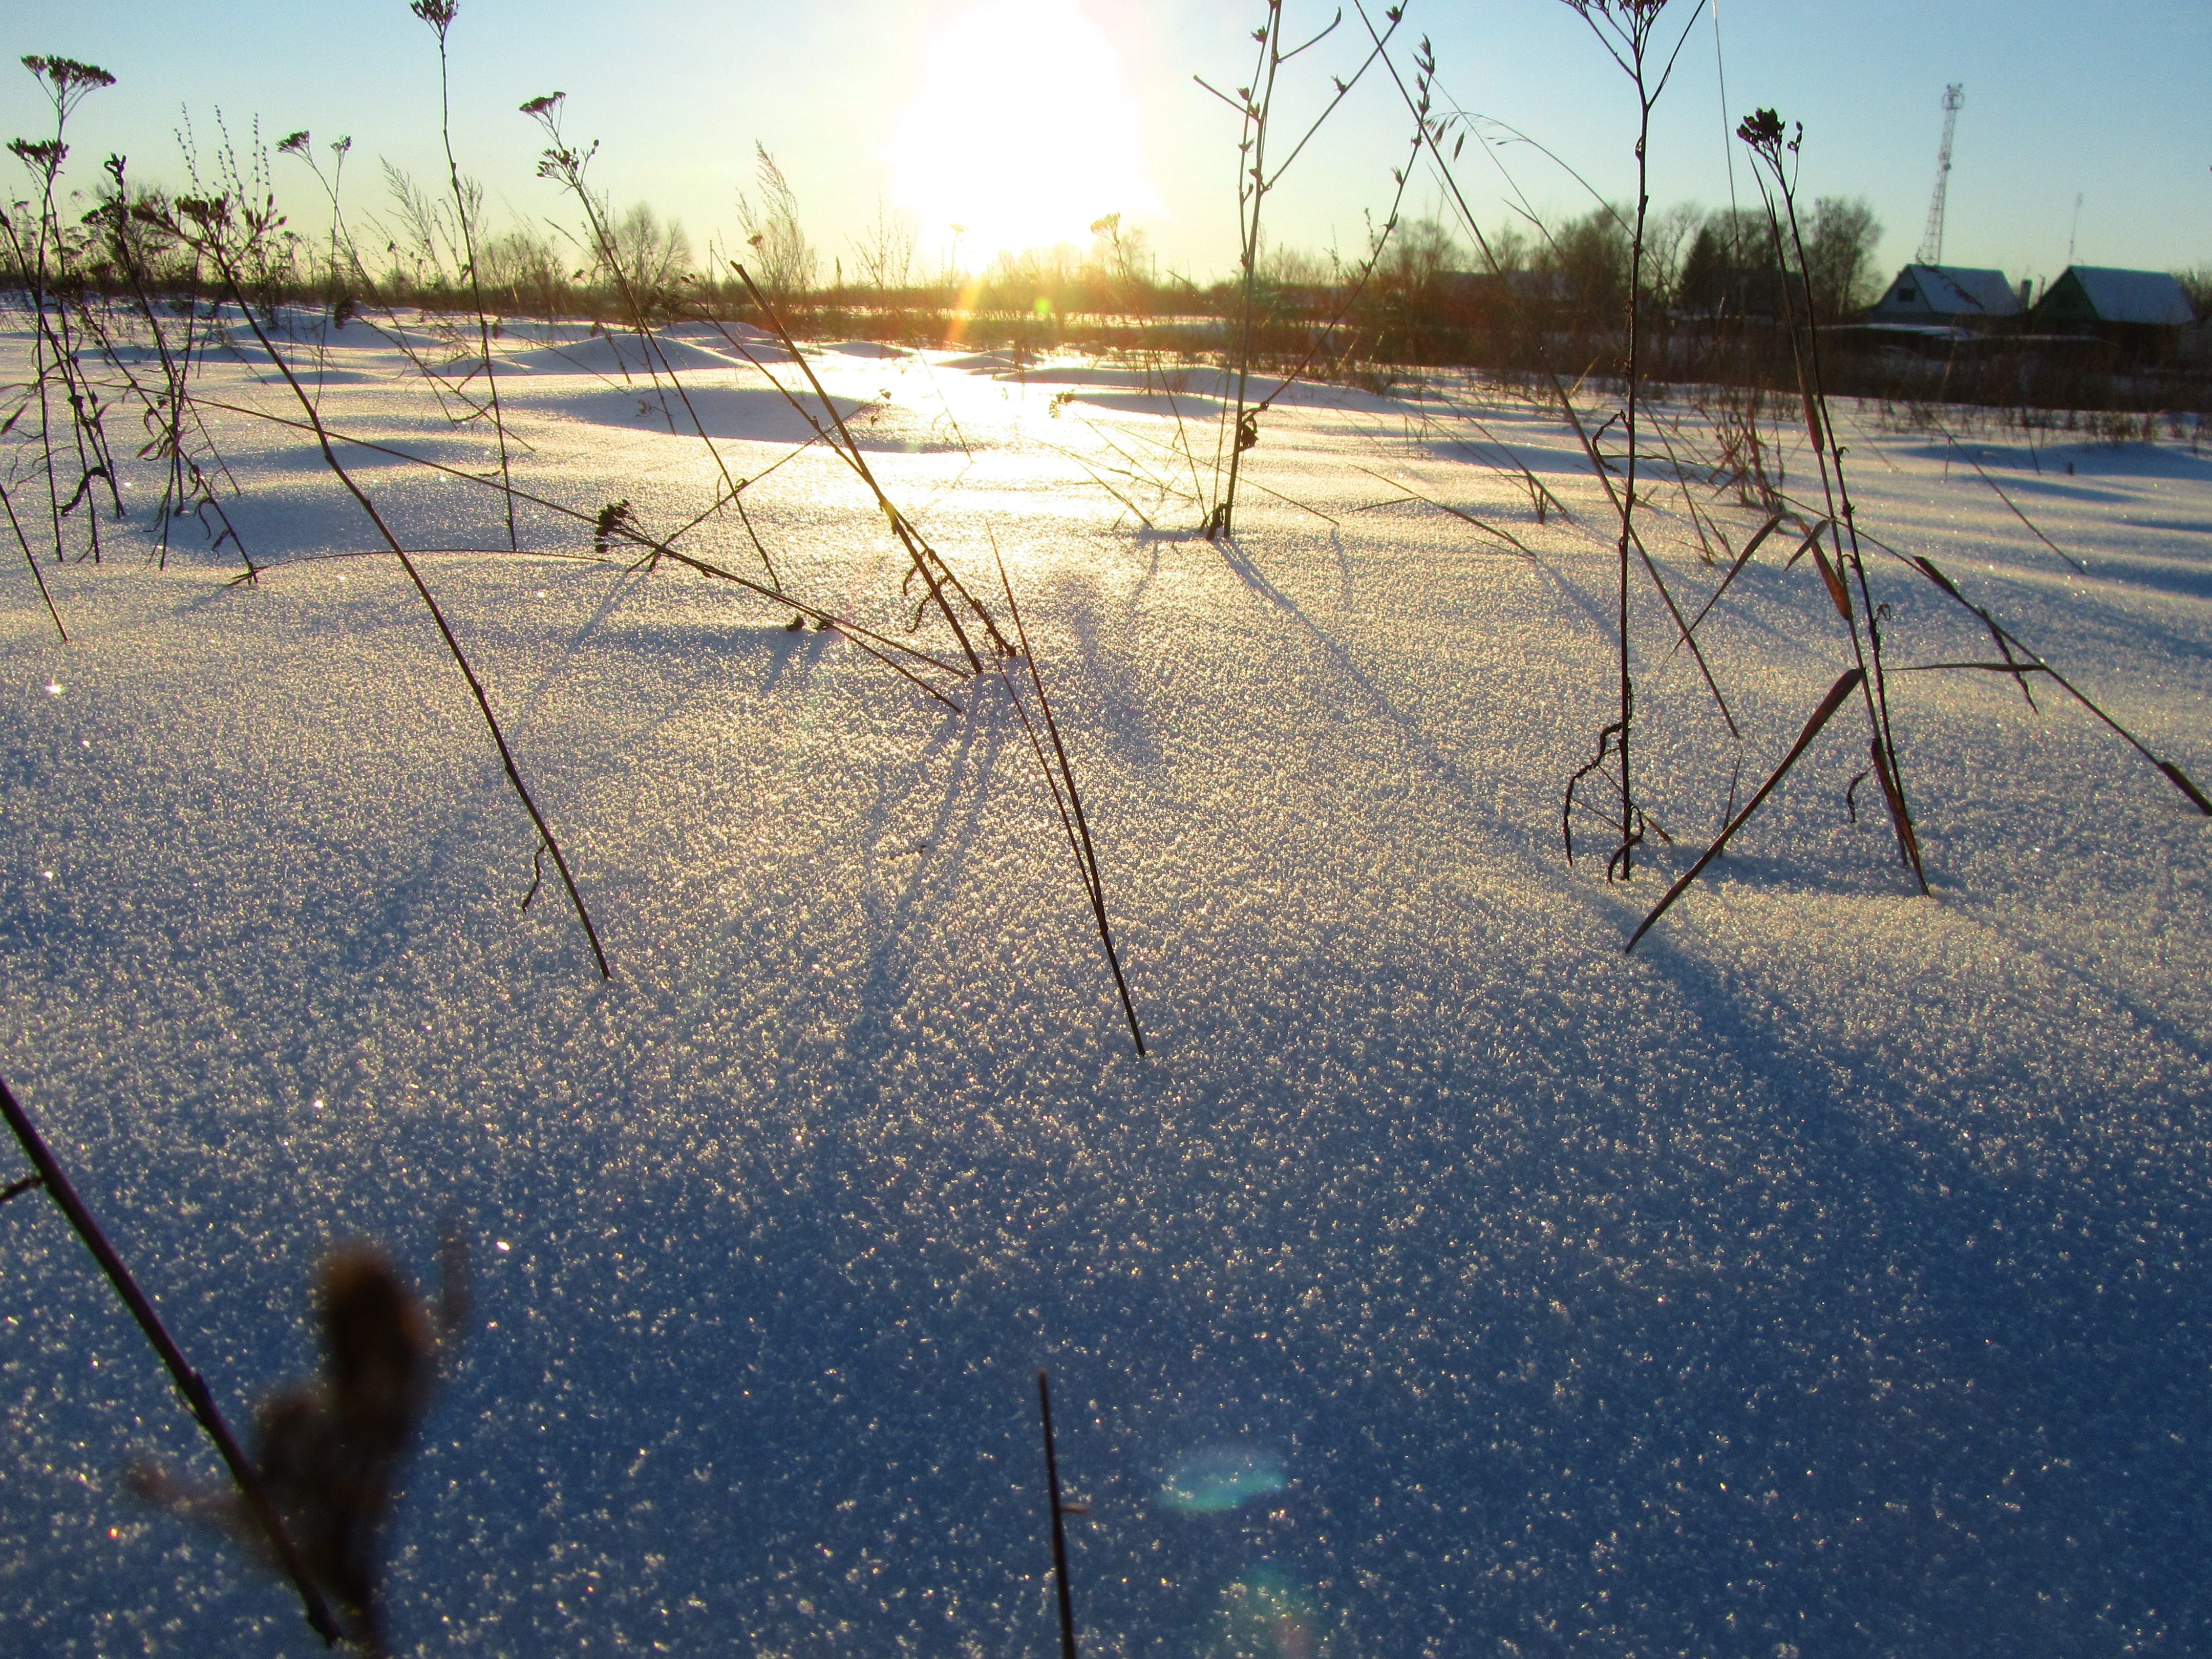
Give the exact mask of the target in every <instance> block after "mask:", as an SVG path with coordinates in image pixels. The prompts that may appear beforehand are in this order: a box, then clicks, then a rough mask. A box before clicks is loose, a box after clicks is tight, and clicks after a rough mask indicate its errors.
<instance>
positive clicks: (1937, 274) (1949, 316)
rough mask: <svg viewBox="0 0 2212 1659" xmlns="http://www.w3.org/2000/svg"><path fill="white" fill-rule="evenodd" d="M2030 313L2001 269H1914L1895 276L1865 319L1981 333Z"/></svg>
mask: <svg viewBox="0 0 2212 1659" xmlns="http://www.w3.org/2000/svg"><path fill="white" fill-rule="evenodd" d="M2026 310H2027V305H2026V304H2025V303H2024V302H2023V301H2022V300H2021V295H2019V294H2018V293H2017V292H2015V290H2014V288H2013V286H2012V284H2011V283H2008V282H2007V281H2006V280H2005V274H2004V272H2002V270H1976V269H1974V268H1973V267H1972V266H1968V265H1921V264H1911V265H1907V266H1905V269H1904V270H1900V271H1899V272H1898V273H1897V278H1896V280H1895V281H1894V282H1893V283H1890V285H1889V287H1888V289H1887V290H1886V291H1885V292H1884V293H1883V295H1882V296H1881V299H1879V300H1877V301H1875V302H1874V304H1873V306H1872V307H1869V309H1868V312H1867V313H1866V320H1867V321H1868V322H1869V323H1906V324H1919V325H1927V326H1934V327H1939V328H1970V329H1977V330H1978V329H1987V328H1994V327H2000V326H2007V325H2010V324H2011V323H2012V322H2013V320H2014V319H2017V318H2018V317H2020V316H2021V313H2024V312H2025V311H2026Z"/></svg>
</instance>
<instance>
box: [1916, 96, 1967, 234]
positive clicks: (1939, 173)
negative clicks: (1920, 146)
mask: <svg viewBox="0 0 2212 1659" xmlns="http://www.w3.org/2000/svg"><path fill="white" fill-rule="evenodd" d="M1965 104H1966V88H1965V87H1964V86H1961V85H1952V86H1948V87H1946V88H1943V148H1942V149H1939V150H1937V151H1936V194H1935V195H1934V196H1933V197H1929V203H1928V228H1927V229H1926V230H1924V231H1923V232H1922V233H1921V234H1920V263H1921V264H1923V265H1940V264H1942V263H1943V203H1944V197H1946V196H1947V195H1948V193H1949V191H1950V188H1951V137H1952V135H1953V134H1954V133H1955V132H1957V131H1958V130H1959V111H1960V108H1961V107H1962V106H1964V105H1965Z"/></svg>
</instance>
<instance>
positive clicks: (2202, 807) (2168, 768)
mask: <svg viewBox="0 0 2212 1659" xmlns="http://www.w3.org/2000/svg"><path fill="white" fill-rule="evenodd" d="M1912 563H1913V565H1914V566H1915V567H1916V568H1917V569H1918V570H1919V571H1920V573H1921V574H1923V575H1924V576H1926V577H1927V578H1928V580H1930V581H1931V582H1933V583H1935V584H1936V586H1937V587H1939V588H1941V589H1942V591H1943V592H1946V593H1948V595H1950V597H1951V598H1953V599H1956V600H1957V601H1958V602H1959V603H1960V605H1964V606H1965V607H1966V609H1967V610H1969V611H1972V612H1973V613H1974V614H1975V615H1976V616H1977V617H1980V618H1981V619H1982V621H1983V622H1984V623H1985V624H1987V625H1988V628H1989V629H1990V633H1991V634H1993V635H1996V638H1997V641H1998V643H1999V644H2000V645H2001V646H2005V647H2010V649H2008V651H2007V653H2006V654H2007V657H2008V658H2009V656H2010V654H2011V652H2012V651H2015V650H2016V651H2018V652H2019V653H2021V656H2023V657H2026V658H2027V659H2029V662H2030V663H2032V664H2033V666H2034V671H2037V672H2039V673H2044V674H2048V675H2049V676H2051V678H2052V679H2053V680H2054V681H2056V682H2057V684H2059V685H2060V686H2062V687H2063V688H2064V690H2065V691H2066V693H2067V694H2068V695H2069V696H2071V697H2072V698H2073V699H2074V701H2075V702H2078V703H2080V704H2081V706H2082V707H2083V708H2086V709H2087V710H2088V711H2089V712H2090V713H2091V714H2094V715H2095V716H2096V717H2097V718H2098V719H2099V720H2102V721H2103V722H2104V723H2105V725H2106V726H2108V727H2110V728H2111V730H2112V732H2114V733H2115V734H2117V735H2118V738H2120V740H2121V741H2122V742H2124V743H2125V744H2127V745H2128V747H2129V748H2130V749H2132V750H2135V751H2136V753H2137V754H2138V755H2141V756H2142V757H2143V758H2144V759H2145V760H2147V761H2148V762H2149V763H2151V764H2152V765H2153V766H2155V767H2156V768H2158V769H2159V770H2160V772H2161V773H2163V774H2165V775H2166V781H2167V782H2168V783H2171V784H2172V786H2173V787H2175V788H2177V789H2179V791H2181V793H2183V794H2185V795H2186V796H2187V797H2188V798H2189V803H2190V805H2192V806H2194V807H2195V808H2196V809H2197V811H2200V812H2202V813H2203V814H2204V816H2205V817H2212V800H2208V799H2206V798H2205V794H2204V792H2203V790H2201V789H2199V788H2198V787H2197V785H2196V783H2195V782H2194V781H2191V778H2190V776H2189V775H2188V774H2187V773H2186V772H2185V771H2183V770H2182V769H2180V767H2179V766H2177V765H2175V764H2174V763H2172V761H2170V760H2166V759H2164V758H2162V757H2160V756H2158V755H2155V754H2153V753H2152V752H2151V750H2150V749H2149V748H2148V746H2147V745H2146V744H2144V743H2143V741H2142V739H2141V738H2138V737H2136V734H2135V733H2134V732H2130V731H2129V730H2128V728H2127V727H2126V726H2122V725H2121V724H2120V723H2119V722H2118V720H2114V719H2113V718H2112V716H2111V715H2110V714H2106V712H2105V711H2104V710H2103V709H2102V708H2099V707H2098V706H2097V704H2096V703H2095V702H2094V701H2093V700H2092V699H2091V698H2090V696H2089V695H2088V694H2087V692H2085V691H2083V690H2081V688H2080V687H2079V686H2077V685H2075V684H2074V682H2073V681H2071V680H2069V679H2068V678H2066V677H2065V676H2064V675H2063V674H2062V673H2060V672H2059V671H2057V669H2055V668H2053V667H2052V666H2051V665H2050V664H2049V663H2047V662H2045V661H2044V659H2042V658H2041V657H2039V656H2038V655H2036V653H2034V652H2033V651H2032V650H2030V649H2029V648H2028V647H2027V645H2026V644H2025V643H2024V642H2023V641H2021V637H2020V636H2019V635H2017V634H2015V633H2014V632H2013V631H2012V630H2011V629H2008V628H2007V627H2006V626H2005V625H2004V624H2003V623H2000V622H1999V621H1997V619H1996V617H1992V616H1991V615H1990V613H1989V612H1988V611H1985V610H1984V609H1983V608H1982V607H1981V606H1980V605H1976V604H1974V603H1973V602H1972V600H1971V599H1967V598H1966V595H1965V594H1963V593H1961V592H1960V591H1959V589H1958V587H1957V586H1956V585H1955V584H1954V582H1953V581H1952V580H1951V579H1950V578H1949V577H1948V576H1947V575H1945V574H1943V573H1942V571H1941V570H1939V569H1937V568H1936V566H1935V564H1934V562H1932V561H1930V560H1929V559H1926V558H1923V557H1916V558H1914V559H1913V560H1912ZM1969 666H1974V667H1980V666H1983V665H1980V664H1973V665H1969ZM2007 671H2008V672H2010V673H2011V674H2013V675H2014V676H2015V678H2018V677H2019V676H2021V674H2022V673H2024V672H2025V671H2027V664H2021V665H2008V668H2007ZM2022 684H2025V681H2023V682H2022Z"/></svg>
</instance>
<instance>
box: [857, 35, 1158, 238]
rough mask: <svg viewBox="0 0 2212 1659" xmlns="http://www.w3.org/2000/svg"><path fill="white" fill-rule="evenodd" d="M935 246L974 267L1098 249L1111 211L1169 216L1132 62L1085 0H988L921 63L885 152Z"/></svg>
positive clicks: (904, 197)
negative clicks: (1042, 250)
mask: <svg viewBox="0 0 2212 1659" xmlns="http://www.w3.org/2000/svg"><path fill="white" fill-rule="evenodd" d="M887 156H888V159H889V160H890V163H891V166H892V169H893V178H894V187H895V189H896V192H897V195H898V199H899V201H900V203H901V204H902V206H904V207H905V208H907V209H908V210H909V211H911V212H912V213H914V214H915V216H916V217H917V218H918V219H919V220H920V221H921V234H922V238H923V240H924V243H925V245H927V244H932V243H942V242H944V241H946V240H950V239H951V238H952V237H953V236H954V234H955V232H954V231H953V229H952V227H954V226H958V227H960V229H959V230H958V232H957V237H958V257H959V259H960V261H961V263H962V264H980V263H981V262H982V261H983V260H986V259H987V258H989V257H990V256H991V255H992V254H993V253H994V252H999V251H1000V250H1001V249H1009V248H1024V247H1034V246H1050V245H1051V244H1053V243H1055V242H1061V241H1073V242H1077V243H1085V242H1088V241H1089V240H1090V235H1091V222H1093V221H1094V220H1096V219H1097V218H1099V217H1100V216H1103V215H1105V214H1109V213H1124V214H1128V215H1131V216H1139V215H1143V214H1147V213H1154V212H1157V211H1158V197H1156V196H1155V194H1154V193H1153V191H1152V187H1151V185H1148V184H1147V183H1146V180H1145V174H1144V164H1143V159H1142V156H1143V149H1142V144H1141V142H1140V137H1139V119H1138V112H1137V105H1136V100H1134V99H1133V98H1132V97H1131V96H1130V95H1129V94H1128V91H1127V88H1125V87H1123V85H1122V84H1121V56H1120V54H1119V53H1118V52H1115V49H1114V47H1113V46H1112V45H1111V44H1110V43H1109V41H1108V40H1107V38H1106V36H1105V35H1104V33H1102V32H1101V31H1100V30H1099V28H1098V27H1097V25H1096V24H1094V23H1092V22H1091V21H1089V20H1088V19H1086V18H1085V17H1084V16H1083V15H1081V14H1080V13H1079V11H1078V9H1077V7H1076V0H989V3H987V4H984V5H980V6H977V7H975V9H973V10H971V11H969V12H966V13H964V14H963V15H961V16H960V17H959V18H957V20H956V21H954V22H953V23H952V24H951V27H949V28H947V29H946V31H945V33H944V34H943V35H942V36H940V37H939V39H938V40H937V41H936V42H935V44H934V45H933V46H932V47H931V49H930V51H929V52H928V55H927V58H925V59H924V61H923V64H922V66H921V77H920V80H919V82H918V84H917V87H916V90H915V98H914V100H913V101H912V102H911V103H909V104H908V106H906V108H905V109H904V111H902V112H901V114H900V115H899V117H898V119H897V121H896V123H895V125H894V127H893V130H892V135H891V145H890V150H889V151H888V152H887Z"/></svg>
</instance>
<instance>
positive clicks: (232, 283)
mask: <svg viewBox="0 0 2212 1659" xmlns="http://www.w3.org/2000/svg"><path fill="white" fill-rule="evenodd" d="M206 246H207V248H208V252H209V253H210V257H211V258H213V259H214V260H215V263H216V269H217V270H220V271H221V272H222V277H223V281H224V283H225V285H226V286H227V287H228V289H230V293H231V297H232V299H233V300H234V301H236V302H237V304H238V307H239V310H240V312H241V313H243V315H244V316H245V319H246V325H247V326H248V327H249V328H251V329H252V331H253V337H254V339H255V340H256V342H257V343H258V344H259V345H260V347H261V349H262V350H263V351H264V352H265V353H266V354H267V355H268V357H269V361H270V362H272V363H274V364H275V365H276V372H277V373H278V374H282V375H283V377H284V384H285V385H286V386H289V387H290V388H291V390H292V395H293V397H294V398H296V399H297V400H298V402H299V404H300V407H301V410H303V411H305V413H306V416H307V425H308V427H309V428H310V429H312V430H313V433H314V435H315V441H316V443H317V444H318V445H319V447H320V448H321V450H322V452H323V464H324V465H325V466H327V467H328V468H329V469H330V470H331V473H332V474H333V475H334V476H335V477H337V481H338V482H339V483H341V484H343V485H344V486H345V489H346V493H347V494H348V495H351V496H352V497H353V498H354V500H355V501H356V502H357V503H358V504H359V505H360V507H361V510H362V512H363V513H367V514H368V520H369V522H370V523H371V524H373V525H374V526H376V532H377V534H378V535H379V536H380V537H381V538H383V539H384V542H385V544H386V546H388V547H390V548H391V550H392V556H393V557H395V558H397V559H398V561H399V567H400V568H401V569H403V570H404V571H405V572H406V573H407V579H408V580H410V581H411V582H412V583H414V585H415V591H416V592H417V593H419V594H420V595H421V596H422V603H423V605H424V606H425V607H427V608H428V611H429V612H430V619H431V621H433V622H434V623H436V624H437V626H438V634H439V636H440V637H441V639H443V640H444V641H445V642H446V649H447V652H448V653H450V654H451V655H452V657H453V663H454V665H455V666H456V667H458V668H459V670H460V671H461V678H463V679H464V680H465V681H466V682H467V684H468V688H469V695H470V696H471V697H472V698H474V699H475V701H476V705H477V713H478V714H481V715H482V716H483V723H484V728H485V730H487V731H488V732H490V733H491V740H492V746H493V747H494V748H495V749H496V750H498V751H499V760H500V765H501V767H502V768H503V769H505V770H506V773H507V783H508V785H509V786H510V787H512V788H513V791H514V793H515V798H516V799H519V800H520V802H521V803H522V808H523V811H526V812H527V813H528V814H529V815H530V821H531V823H532V824H533V825H535V826H536V828H537V830H538V840H539V842H541V843H542V844H543V845H544V848H545V850H546V851H547V852H548V853H550V854H552V855H553V867H554V869H555V870H556V871H558V872H560V876H561V884H562V886H563V887H564V888H566V889H567V890H568V902H569V904H570V906H571V907H572V908H574V910H575V912H576V920H577V921H580V922H581V923H582V924H583V928H584V937H585V939H586V940H587V941H588V942H589V943H590V945H591V947H592V960H593V961H594V962H596V963H598V964H599V977H600V978H602V979H612V978H613V977H614V969H612V968H611V967H610V966H609V965H608V963H607V953H606V951H605V950H604V949H603V948H601V946H600V944H599V929H598V928H597V927H594V926H593V925H592V913H591V911H590V910H589V909H587V908H586V907H585V904H584V896H583V894H582V893H581V892H580V891H579V890H578V889H577V886H576V878H575V877H574V875H573V874H571V873H570V872H569V869H568V856H567V855H566V854H564V853H562V850H561V843H560V842H559V840H558V839H556V837H555V836H554V834H553V826H552V825H551V824H550V823H547V822H546V820H545V815H544V813H543V812H541V811H538V802H537V801H536V800H535V799H533V798H532V795H531V793H530V786H529V785H528V784H526V783H525V782H524V781H522V769H521V768H520V766H518V765H517V764H516V763H515V759H514V752H513V750H511V749H509V748H508V747H507V733H506V732H504V731H502V730H501V727H500V723H499V716H498V715H496V714H494V713H493V712H492V707H491V699H490V698H489V696H487V695H486V694H485V692H484V689H483V682H482V681H481V680H479V679H478V678H477V671H476V668H475V666H474V665H472V664H471V662H470V661H469V658H468V653H466V652H465V651H464V650H462V649H461V642H460V641H459V639H457V638H456V637H455V636H454V634H453V625H452V624H451V623H448V622H447V620H446V613H445V611H444V610H443V609H442V608H441V606H440V605H439V604H438V600H437V596H436V595H435V594H434V593H432V592H430V585H429V583H428V582H427V581H425V580H423V577H422V570H421V569H420V568H418V567H417V566H416V562H415V561H414V560H413V559H412V558H410V556H408V552H407V550H406V548H405V547H404V546H403V545H402V544H400V540H399V538H398V537H397V536H395V535H393V534H392V526H390V525H388V524H386V522H385V520H384V515H383V513H380V512H379V511H378V510H377V507H376V503H375V502H374V501H371V500H370V499H369V496H368V492H367V491H366V490H364V489H362V487H361V486H360V484H358V483H356V482H355V481H354V477H353V474H352V473H350V472H349V471H346V469H345V466H344V465H343V463H342V462H341V461H340V460H339V459H338V458H337V452H336V451H335V450H333V449H332V448H331V440H330V435H329V433H328V432H327V431H326V430H325V428H324V426H323V423H322V420H323V417H322V414H321V411H319V410H318V409H317V408H316V407H315V402H314V399H313V398H310V397H308V396H307V388H306V387H304V386H301V384H300V380H299V377H298V376H297V375H295V374H294V373H293V372H292V366H291V365H290V364H289V363H288V362H285V361H284V356H283V353H282V352H280V351H278V350H277V349H276V346H275V344H274V343H272V342H271V341H270V338H269V336H268V335H267V334H266V333H265V332H264V331H263V329H262V326H261V321H260V319H258V318H257V317H256V316H255V315H254V314H253V307H252V305H251V304H249V303H248V302H247V301H246V291H245V289H244V287H243V285H242V284H241V283H240V281H239V279H238V272H237V270H236V268H235V266H234V264H232V262H231V261H230V259H229V258H228V256H227V254H226V253H225V252H224V250H223V248H222V243H221V241H220V240H219V239H218V238H216V236H213V235H210V236H209V237H208V239H207V243H206Z"/></svg>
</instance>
